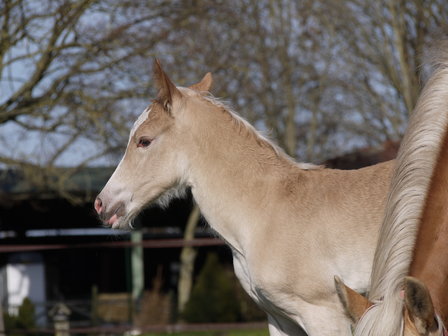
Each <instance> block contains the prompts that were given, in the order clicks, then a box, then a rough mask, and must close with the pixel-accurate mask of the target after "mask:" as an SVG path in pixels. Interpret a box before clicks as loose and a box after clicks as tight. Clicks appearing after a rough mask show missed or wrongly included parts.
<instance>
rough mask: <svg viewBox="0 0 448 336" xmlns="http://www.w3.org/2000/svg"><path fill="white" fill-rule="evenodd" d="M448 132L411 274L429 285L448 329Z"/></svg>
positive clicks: (441, 151) (427, 202)
mask: <svg viewBox="0 0 448 336" xmlns="http://www.w3.org/2000/svg"><path fill="white" fill-rule="evenodd" d="M445 132H446V133H445V136H444V140H443V142H442V147H441V150H440V155H439V157H438V158H437V165H436V167H435V170H434V173H433V176H432V179H431V185H430V188H429V190H428V196H427V198H426V204H425V209H424V211H423V216H422V220H421V223H420V226H419V231H418V235H417V240H416V242H415V248H414V254H413V258H412V262H411V267H410V271H409V274H410V275H411V276H413V277H415V278H417V279H419V280H420V281H421V282H423V283H424V284H425V285H426V287H427V288H428V290H429V294H430V296H431V298H432V301H433V303H434V309H435V311H436V313H437V314H439V316H440V318H441V321H442V322H443V324H444V325H445V326H448V129H447V130H446V131H445Z"/></svg>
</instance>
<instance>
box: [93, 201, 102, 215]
mask: <svg viewBox="0 0 448 336" xmlns="http://www.w3.org/2000/svg"><path fill="white" fill-rule="evenodd" d="M94 207H95V210H96V212H97V214H98V215H100V214H101V212H102V211H103V202H102V201H101V198H99V197H97V198H96V199H95V203H94Z"/></svg>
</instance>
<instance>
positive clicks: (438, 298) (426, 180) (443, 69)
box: [336, 41, 448, 336]
mask: <svg viewBox="0 0 448 336" xmlns="http://www.w3.org/2000/svg"><path fill="white" fill-rule="evenodd" d="M439 45H440V46H443V47H444V48H442V49H441V51H442V54H439V56H438V57H439V58H436V59H435V66H436V69H435V71H434V73H433V74H432V76H431V78H430V80H429V81H428V83H427V84H426V86H425V88H424V90H423V91H422V94H421V96H420V98H419V101H418V102H417V106H416V108H415V111H414V113H413V115H412V117H411V120H410V123H409V127H408V129H407V130H406V134H405V137H404V139H403V142H402V145H401V147H400V151H399V153H398V160H397V169H396V171H395V173H394V175H393V177H392V184H391V194H390V195H389V199H388V203H387V209H386V217H385V219H384V223H383V226H382V228H381V233H380V240H379V245H378V248H377V251H376V254H375V260H374V266H373V271H372V284H371V286H372V288H371V293H370V295H369V298H370V299H372V300H373V301H374V302H375V304H372V303H371V302H370V301H368V300H367V299H366V298H364V297H362V296H361V295H359V294H357V293H355V292H354V291H352V290H350V289H349V288H347V287H346V286H344V284H343V283H342V282H341V280H340V279H338V278H337V279H336V288H337V289H338V293H339V295H340V299H341V302H342V303H343V305H344V306H345V308H346V310H347V313H348V315H349V316H350V317H351V318H352V319H353V321H354V322H355V323H357V326H356V329H355V335H360V336H361V335H362V336H367V335H371V336H379V335H381V336H401V335H405V336H429V335H431V336H436V335H445V333H446V331H445V329H444V327H443V325H444V324H445V325H446V323H447V322H448V300H447V295H448V249H447V245H448V206H447V203H446V201H447V198H448V169H447V166H448V89H447V88H448V41H445V42H442V43H440V44H439ZM439 53H440V52H439ZM407 274H409V275H410V276H412V277H406V275H407ZM417 279H418V280H417ZM403 290H404V294H403ZM431 298H432V299H431ZM433 302H434V304H433ZM403 308H404V309H403ZM435 313H438V314H439V316H436V315H435Z"/></svg>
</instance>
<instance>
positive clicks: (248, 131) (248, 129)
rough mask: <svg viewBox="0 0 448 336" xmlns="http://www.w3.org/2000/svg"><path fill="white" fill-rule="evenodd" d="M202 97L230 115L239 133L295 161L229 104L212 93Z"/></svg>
mask: <svg viewBox="0 0 448 336" xmlns="http://www.w3.org/2000/svg"><path fill="white" fill-rule="evenodd" d="M202 97H203V98H204V99H205V100H206V101H207V102H209V103H211V104H212V105H214V106H215V107H218V108H219V109H220V110H221V111H222V112H223V113H225V114H226V115H228V116H229V117H230V118H231V120H232V122H233V123H234V125H235V126H236V127H237V129H238V132H240V133H243V134H245V135H247V137H249V138H252V139H254V140H255V141H256V143H257V144H258V145H259V146H260V147H263V148H268V149H270V150H272V151H273V153H274V154H275V156H277V157H282V158H285V159H287V160H290V161H294V160H293V159H292V158H291V157H290V156H289V155H288V154H286V153H285V151H284V150H283V149H282V148H280V147H279V146H277V145H276V144H275V143H274V142H272V140H270V139H269V138H268V137H267V136H265V135H263V133H262V132H260V131H258V130H257V129H256V128H255V127H253V126H252V125H251V124H250V123H249V122H247V120H245V119H244V118H242V117H241V116H240V115H239V114H238V113H237V112H235V111H234V110H233V109H232V108H231V107H230V106H229V105H228V104H226V103H225V102H224V101H222V100H221V99H219V98H216V97H215V96H213V95H212V94H211V93H207V94H206V95H202ZM295 164H296V165H297V166H298V167H299V168H300V169H303V170H314V169H321V168H323V166H321V165H315V164H312V163H303V162H295Z"/></svg>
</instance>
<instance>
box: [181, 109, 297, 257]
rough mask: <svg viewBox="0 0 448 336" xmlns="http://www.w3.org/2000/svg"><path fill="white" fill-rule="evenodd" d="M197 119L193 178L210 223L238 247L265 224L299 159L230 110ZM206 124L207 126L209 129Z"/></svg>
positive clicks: (191, 159)
mask: <svg viewBox="0 0 448 336" xmlns="http://www.w3.org/2000/svg"><path fill="white" fill-rule="evenodd" d="M208 113H209V114H208V115H205V116H204V117H203V118H201V120H198V121H197V122H195V123H194V125H195V130H194V131H195V132H202V133H201V134H200V136H196V138H195V139H194V140H193V141H194V146H193V147H192V148H191V152H190V153H189V155H188V157H190V162H191V167H190V176H189V184H190V185H191V189H192V193H193V196H194V198H195V200H196V202H197V203H198V205H199V207H200V209H201V212H202V213H203V215H204V217H205V218H206V219H207V221H208V222H209V224H210V226H211V227H212V228H213V229H214V230H216V232H217V233H218V234H220V235H221V236H222V237H223V239H225V240H226V241H227V242H228V243H229V244H230V245H231V246H232V247H233V248H234V249H235V250H237V251H239V252H241V253H244V249H245V248H244V247H245V246H246V244H247V243H248V241H249V240H250V239H251V238H250V237H253V234H254V231H257V230H259V229H260V225H262V222H263V220H264V219H265V218H266V217H267V216H265V215H264V212H265V211H266V206H267V205H268V204H269V202H271V201H272V202H274V200H273V199H272V198H269V197H268V195H269V194H270V192H271V191H272V190H273V185H275V183H276V180H278V177H279V176H281V175H287V174H288V173H289V172H290V171H291V170H299V169H298V168H297V167H295V163H294V162H293V161H292V160H291V159H289V158H288V157H287V156H286V155H285V154H283V153H282V152H281V151H280V150H279V151H277V150H276V148H275V146H274V145H273V144H271V143H269V142H267V140H265V139H263V138H262V137H261V136H260V135H259V134H257V133H254V132H255V131H254V130H253V129H251V128H250V127H248V126H247V125H246V124H245V123H242V122H241V121H240V120H234V119H232V118H234V116H233V115H230V114H228V112H227V111H208ZM204 130H205V131H204Z"/></svg>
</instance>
